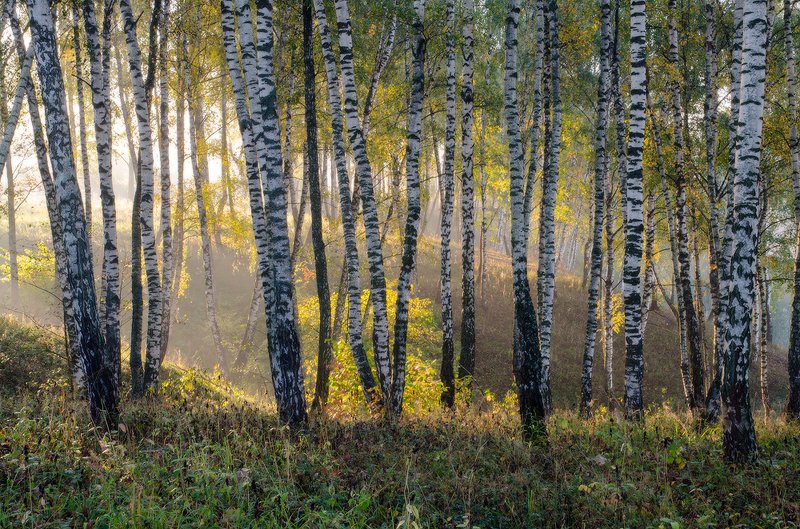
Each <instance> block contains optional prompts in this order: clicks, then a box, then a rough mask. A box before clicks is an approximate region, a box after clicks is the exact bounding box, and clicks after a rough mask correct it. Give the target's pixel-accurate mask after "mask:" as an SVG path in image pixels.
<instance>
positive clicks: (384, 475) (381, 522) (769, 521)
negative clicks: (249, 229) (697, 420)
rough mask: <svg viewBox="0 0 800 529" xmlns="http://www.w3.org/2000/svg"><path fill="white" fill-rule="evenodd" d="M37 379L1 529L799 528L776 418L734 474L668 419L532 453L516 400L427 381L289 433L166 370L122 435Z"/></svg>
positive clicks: (244, 399) (208, 383) (599, 413)
mask: <svg viewBox="0 0 800 529" xmlns="http://www.w3.org/2000/svg"><path fill="white" fill-rule="evenodd" d="M0 330H2V327H0ZM5 332H6V334H5V336H10V335H9V334H8V333H9V332H12V330H9V329H8V328H6V330H5ZM20 332H21V331H20ZM2 336H4V335H3V334H2V333H0V339H1V338H2ZM18 337H20V338H23V339H24V340H26V343H29V344H30V347H31V349H30V351H33V350H34V349H33V347H34V346H35V345H36V344H38V346H39V347H42V348H47V347H52V348H57V347H58V344H57V342H52V343H50V342H42V341H41V340H40V339H39V338H37V337H36V333H27V334H26V333H21V334H18ZM11 342H13V340H11V341H9V340H6V341H0V344H5V346H4V347H5V351H4V352H5V353H7V355H11V356H13V353H14V350H13V349H10V348H9V347H8V344H9V343H11ZM30 351H28V352H30ZM31 354H32V353H31ZM341 354H344V353H341ZM345 358H346V356H342V357H341V362H342V365H340V366H339V368H338V369H341V370H344V371H341V372H340V373H339V375H340V377H343V378H344V379H346V378H347V376H346V373H347V371H346V369H345V367H344V366H345V364H346V363H345ZM36 376H40V377H41V378H42V379H43V380H47V382H44V383H40V384H36V385H35V386H32V385H29V384H20V385H18V386H17V387H15V388H14V390H13V392H6V393H5V394H4V396H2V397H0V527H3V528H5V527H9V528H10V527H14V528H16V527H94V528H100V527H148V528H167V527H237V528H239V527H244V528H247V527H267V528H289V529H291V528H388V529H398V528H404V529H413V528H423V527H425V528H427V527H444V528H448V527H449V528H476V527H482V528H484V529H486V528H521V527H532V528H534V527H535V528H538V527H546V528H549V527H587V528H600V527H609V528H610V527H614V528H616V527H631V528H638V527H643V528H661V527H663V528H667V529H674V528H712V527H718V528H723V527H754V528H755V527H762V528H789V527H798V526H800V456H799V455H798V451H800V427H798V426H797V425H789V424H786V423H785V422H782V421H781V420H778V419H770V420H768V421H764V420H759V423H758V438H759V442H760V444H761V447H762V454H761V457H760V459H759V461H758V463H757V464H754V465H752V466H745V467H731V466H728V465H726V464H725V463H724V462H723V461H722V457H721V456H722V454H721V449H720V445H719V439H720V430H719V427H718V426H714V427H698V426H696V425H694V424H693V423H692V422H691V421H690V419H689V418H688V417H687V416H686V415H683V414H680V413H676V412H674V411H672V410H671V409H670V408H669V407H667V406H661V407H651V408H650V409H649V411H648V413H647V417H646V420H645V422H644V424H631V423H627V422H625V421H620V420H619V419H618V417H617V415H616V414H615V413H613V412H610V411H609V410H607V409H605V408H602V407H599V408H598V409H597V410H596V413H595V415H594V417H593V418H592V419H590V420H583V419H581V418H579V417H578V416H576V415H575V414H573V413H571V412H568V411H558V412H557V413H556V414H554V416H552V417H551V418H550V420H549V421H548V443H547V444H543V445H530V444H528V443H526V442H524V441H523V440H522V438H521V436H520V429H519V421H518V418H517V414H516V404H515V400H514V398H513V395H510V396H507V397H505V398H496V397H494V396H493V395H491V394H485V395H483V396H481V397H479V398H476V399H475V400H474V402H475V404H472V405H470V406H467V405H466V404H465V401H466V399H463V398H462V399H461V400H460V404H459V406H458V408H457V409H456V410H455V411H453V412H448V411H444V410H442V409H441V408H440V407H439V406H438V404H437V403H438V398H439V387H438V386H437V385H435V384H432V383H431V381H430V379H431V378H432V377H433V376H434V375H425V376H424V377H422V378H420V381H419V387H418V388H417V389H416V393H413V392H412V394H414V395H415V397H414V399H413V404H412V405H410V406H409V407H408V408H407V409H406V412H405V415H404V418H403V419H402V420H400V421H399V422H398V423H394V424H390V423H386V422H385V421H384V420H383V419H382V418H380V417H379V416H377V415H371V414H370V412H369V411H368V410H366V408H365V407H363V406H360V407H359V406H353V402H352V401H351V398H350V397H348V396H349V395H353V394H354V392H355V394H356V395H357V385H355V386H354V385H353V384H350V383H346V384H345V383H342V384H343V386H342V387H340V388H333V389H334V390H335V391H333V392H332V399H333V400H332V402H331V403H330V405H329V407H328V409H327V410H326V413H325V415H324V416H321V415H315V416H312V418H311V421H310V423H309V425H308V426H307V427H306V428H305V429H303V430H300V431H289V430H287V429H286V428H284V427H282V426H281V425H280V424H279V423H278V422H277V420H276V417H275V412H274V407H273V406H272V405H271V404H270V403H269V402H262V401H261V400H255V399H253V398H252V397H249V396H247V395H246V394H244V393H243V392H242V391H240V390H239V389H237V388H236V387H233V386H231V385H229V384H227V383H225V382H224V381H223V380H222V379H221V377H219V376H218V375H213V374H212V375H209V374H207V373H204V372H200V371H195V370H181V369H178V368H176V367H174V366H170V367H169V368H168V369H167V373H166V374H165V377H164V378H165V382H164V383H163V385H162V388H161V393H160V395H159V396H158V398H157V399H155V398H151V399H144V400H140V401H130V400H129V399H125V400H124V401H123V408H122V413H121V419H120V421H121V422H120V424H119V426H118V430H117V431H115V432H112V433H111V434H100V433H99V432H98V431H97V430H95V429H93V428H92V427H91V423H90V421H89V418H88V415H87V413H86V406H85V403H84V402H82V401H81V400H79V399H76V398H75V397H73V396H72V395H71V393H70V391H68V388H67V387H66V383H65V382H63V380H64V377H63V376H56V375H53V376H52V377H47V376H43V375H42V373H39V374H37V375H36ZM353 376H355V375H353ZM410 383H411V384H412V385H414V384H415V382H414V379H411V380H410ZM12 393H13V394H12ZM352 398H356V397H355V396H353V397H352Z"/></svg>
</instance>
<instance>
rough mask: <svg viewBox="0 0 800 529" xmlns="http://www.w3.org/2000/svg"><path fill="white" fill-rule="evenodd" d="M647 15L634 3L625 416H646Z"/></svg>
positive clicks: (625, 285) (626, 189)
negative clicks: (644, 173) (644, 165)
mask: <svg viewBox="0 0 800 529" xmlns="http://www.w3.org/2000/svg"><path fill="white" fill-rule="evenodd" d="M646 60H647V15H646V12H645V0H633V2H631V118H630V131H629V133H628V154H627V157H628V168H627V175H626V179H625V187H624V192H625V195H626V197H627V198H626V201H625V207H626V211H627V213H626V215H625V261H624V265H623V295H624V302H625V345H626V359H625V415H626V416H627V417H628V418H643V417H644V399H643V397H642V379H643V376H644V358H643V352H642V286H641V279H642V276H641V271H642V231H643V228H644V226H643V218H642V202H643V180H642V152H643V150H644V129H645V110H646V90H647V79H646Z"/></svg>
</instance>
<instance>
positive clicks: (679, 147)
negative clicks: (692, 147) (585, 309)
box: [669, 0, 705, 414]
mask: <svg viewBox="0 0 800 529" xmlns="http://www.w3.org/2000/svg"><path fill="white" fill-rule="evenodd" d="M669 8H670V13H671V14H670V22H669V42H670V47H669V48H670V51H669V55H670V62H671V63H672V65H673V67H675V68H677V67H678V65H679V58H678V29H677V26H676V22H675V18H676V15H677V3H676V0H670V2H669ZM676 71H677V70H676ZM682 117H683V110H682V108H681V80H680V79H675V80H673V82H672V125H673V141H674V151H675V187H676V196H675V208H676V220H677V224H676V232H675V237H676V242H677V250H678V264H679V273H678V276H677V280H678V289H679V290H680V292H681V295H682V297H683V307H684V319H685V321H686V338H687V345H688V353H689V370H690V374H691V379H692V380H691V381H692V384H691V389H690V392H691V397H692V398H691V400H690V405H691V408H692V413H694V414H698V413H701V412H702V410H701V408H702V406H703V402H704V397H705V395H704V387H705V382H704V377H703V351H702V348H701V345H700V327H699V322H698V321H697V313H696V312H695V310H694V295H693V294H692V281H691V270H690V269H691V265H690V261H689V240H688V237H689V236H688V232H687V228H686V185H687V184H686V170H685V164H684V143H683V119H682Z"/></svg>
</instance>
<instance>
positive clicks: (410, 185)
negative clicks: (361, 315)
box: [389, 0, 455, 417]
mask: <svg viewBox="0 0 800 529" xmlns="http://www.w3.org/2000/svg"><path fill="white" fill-rule="evenodd" d="M414 15H415V16H414V23H413V28H414V44H413V48H412V56H413V59H412V61H413V68H412V69H413V74H412V78H411V99H410V101H409V108H408V140H407V147H406V193H407V197H408V211H407V213H406V227H405V236H404V238H403V257H402V260H401V264H400V277H399V278H398V280H397V308H396V310H395V323H394V351H393V352H394V354H393V357H394V358H393V365H392V393H391V395H392V400H391V404H390V407H389V411H390V412H391V413H392V414H393V415H394V416H395V417H397V416H399V415H400V412H401V411H402V409H403V392H404V391H405V384H406V348H407V337H408V305H409V300H410V298H411V275H412V273H413V272H414V268H415V267H416V264H417V237H418V235H419V217H420V209H421V208H420V183H419V180H420V178H419V152H420V147H421V138H422V105H423V99H424V97H425V47H426V44H427V41H426V38H425V34H424V17H425V0H414ZM448 75H449V74H448ZM453 143H455V140H454V141H453Z"/></svg>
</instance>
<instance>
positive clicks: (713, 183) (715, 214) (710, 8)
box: [703, 0, 724, 419]
mask: <svg viewBox="0 0 800 529" xmlns="http://www.w3.org/2000/svg"><path fill="white" fill-rule="evenodd" d="M704 13H705V21H706V35H705V37H706V38H705V51H706V62H705V101H704V103H703V124H704V129H705V137H706V180H707V192H708V205H709V244H708V279H709V281H708V282H709V291H710V292H711V320H712V324H713V332H714V334H713V338H712V344H713V348H714V351H713V365H714V369H713V374H712V380H711V382H710V384H709V388H708V393H707V394H706V417H705V418H706V419H708V418H709V411H710V409H711V408H712V405H713V403H712V402H710V400H709V396H710V395H711V394H712V393H715V394H717V395H718V394H719V383H720V377H721V376H722V356H721V355H722V342H723V340H722V336H723V334H724V330H723V329H722V328H721V327H720V303H719V297H720V270H719V262H720V252H721V251H722V247H721V244H722V242H721V241H720V233H719V209H718V206H719V204H718V203H719V199H720V190H719V182H718V181H717V144H718V129H717V127H718V124H717V105H718V101H717V57H716V46H715V32H716V13H715V8H714V3H713V2H712V1H711V0H706V2H705V4H704Z"/></svg>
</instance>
